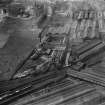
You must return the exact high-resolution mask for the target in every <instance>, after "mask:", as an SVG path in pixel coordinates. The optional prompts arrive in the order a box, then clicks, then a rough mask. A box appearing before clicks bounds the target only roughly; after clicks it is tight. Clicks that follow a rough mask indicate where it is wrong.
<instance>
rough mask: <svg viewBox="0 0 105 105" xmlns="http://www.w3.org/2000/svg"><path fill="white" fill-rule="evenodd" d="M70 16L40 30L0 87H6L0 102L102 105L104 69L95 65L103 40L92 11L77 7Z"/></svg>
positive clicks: (11, 104)
mask: <svg viewBox="0 0 105 105" xmlns="http://www.w3.org/2000/svg"><path fill="white" fill-rule="evenodd" d="M72 18H73V17H72ZM74 18H75V19H70V20H69V21H68V23H65V24H64V25H61V26H60V25H59V26H56V27H54V26H49V27H46V28H45V29H44V30H43V31H42V32H41V35H42V40H41V43H40V44H39V45H38V46H37V48H35V49H34V50H33V52H32V53H31V54H30V55H29V57H27V59H26V60H25V61H24V62H22V64H21V66H19V68H18V69H17V72H16V73H15V74H14V75H13V78H12V79H15V80H12V81H13V82H11V83H9V82H8V81H7V83H5V84H4V85H6V84H9V85H8V86H7V87H8V88H7V87H5V86H4V87H2V90H3V88H4V90H5V89H7V90H5V91H3V92H2V94H0V105H104V104H105V88H104V87H105V76H104V74H105V72H104V67H102V66H99V64H100V62H101V63H102V59H101V58H102V56H104V54H105V53H104V50H105V49H104V48H105V43H104V42H103V41H102V40H101V39H99V33H97V32H96V27H97V26H96V25H97V19H96V11H93V10H92V11H90V12H89V11H86V13H85V11H82V10H81V11H80V12H79V11H78V12H77V13H76V15H75V16H74ZM90 28H91V29H90ZM96 33H97V34H96ZM94 54H95V56H93V55H94ZM97 65H98V66H97ZM28 72H29V73H28ZM19 79H20V81H19ZM16 80H17V81H18V82H16ZM22 81H23V82H22ZM15 82H16V83H15ZM19 82H21V83H19ZM13 83H15V84H14V85H12V84H13ZM17 83H18V84H17Z"/></svg>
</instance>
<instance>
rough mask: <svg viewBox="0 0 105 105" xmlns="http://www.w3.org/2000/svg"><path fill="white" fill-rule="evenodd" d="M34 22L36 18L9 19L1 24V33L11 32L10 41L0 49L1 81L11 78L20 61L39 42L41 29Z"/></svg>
mask: <svg viewBox="0 0 105 105" xmlns="http://www.w3.org/2000/svg"><path fill="white" fill-rule="evenodd" d="M34 23H35V19H31V20H28V21H25V22H24V21H23V20H22V21H21V20H19V19H7V20H6V22H5V24H0V34H2V33H5V35H7V34H8V33H7V32H8V31H9V32H11V33H10V37H9V39H8V42H7V43H6V45H5V46H4V47H3V48H1V49H0V81H2V80H8V79H10V78H11V75H12V74H13V73H14V72H15V69H16V67H17V65H18V63H19V62H20V61H21V60H23V59H24V58H25V57H26V56H27V55H28V54H29V53H30V51H31V50H32V49H33V47H35V45H36V44H37V43H38V41H39V40H38V38H37V36H38V33H39V30H37V29H36V26H35V25H34ZM33 27H34V29H35V30H34V29H33Z"/></svg>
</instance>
